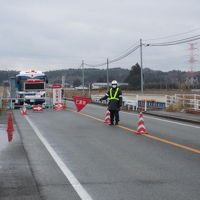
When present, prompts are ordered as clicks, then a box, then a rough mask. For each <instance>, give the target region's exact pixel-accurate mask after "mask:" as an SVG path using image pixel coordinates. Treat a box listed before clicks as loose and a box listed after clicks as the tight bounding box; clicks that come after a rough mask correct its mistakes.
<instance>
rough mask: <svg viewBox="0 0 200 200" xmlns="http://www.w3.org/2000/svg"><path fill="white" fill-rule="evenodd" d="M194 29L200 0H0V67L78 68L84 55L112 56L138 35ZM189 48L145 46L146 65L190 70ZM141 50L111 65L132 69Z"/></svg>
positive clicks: (89, 59) (93, 59) (89, 58)
mask: <svg viewBox="0 0 200 200" xmlns="http://www.w3.org/2000/svg"><path fill="white" fill-rule="evenodd" d="M186 32H188V33H186ZM181 33H185V34H181ZM177 34H178V35H177ZM198 34H200V1H199V0H168V1H166V0H98V1H97V0H0V69H2V70H4V69H5V70H6V69H8V70H11V69H17V70H27V69H30V68H33V69H37V70H42V71H46V70H53V69H64V68H78V67H79V66H80V64H81V61H82V60H84V61H85V62H86V63H89V64H98V63H102V62H105V61H106V58H107V57H108V58H109V59H113V58H116V57H118V56H120V55H121V54H123V53H124V52H126V50H127V49H129V48H130V47H134V46H135V45H137V44H136V43H138V42H139V39H140V38H142V39H143V40H144V42H165V41H172V40H176V39H181V38H184V37H188V36H193V35H198ZM172 35H176V36H172ZM166 36H171V37H166ZM161 37H166V38H163V39H159V38H161ZM150 39H155V40H150ZM197 42H198V43H197V45H196V47H198V48H200V45H199V44H200V41H197ZM188 48H189V45H188V44H181V45H177V46H170V47H144V48H143V59H144V67H149V68H152V69H157V70H163V71H168V70H172V69H176V70H177V69H178V70H188V69H189V67H190V65H189V64H188V60H189V57H190V51H189V50H188ZM194 53H195V54H196V55H197V58H199V55H198V54H199V51H198V50H196V51H195V52H194ZM139 55H140V54H139V49H138V50H137V51H136V52H134V53H133V54H131V55H129V56H128V57H127V58H125V59H123V60H121V61H119V62H116V63H112V64H110V67H123V68H129V69H130V68H131V66H132V65H134V64H135V63H136V62H140V57H139ZM101 68H102V67H101ZM194 68H195V70H200V67H199V63H196V64H195V66H194Z"/></svg>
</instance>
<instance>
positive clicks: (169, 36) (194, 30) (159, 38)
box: [143, 28, 200, 41]
mask: <svg viewBox="0 0 200 200" xmlns="http://www.w3.org/2000/svg"><path fill="white" fill-rule="evenodd" d="M198 30H200V28H196V29H192V30H190V31H186V32H182V33H177V34H173V35H168V36H164V37H158V38H151V39H146V40H143V41H149V40H161V39H167V38H172V37H177V36H180V35H186V34H188V33H192V32H196V31H198Z"/></svg>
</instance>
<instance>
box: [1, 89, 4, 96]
mask: <svg viewBox="0 0 200 200" xmlns="http://www.w3.org/2000/svg"><path fill="white" fill-rule="evenodd" d="M3 91H4V87H0V97H3Z"/></svg>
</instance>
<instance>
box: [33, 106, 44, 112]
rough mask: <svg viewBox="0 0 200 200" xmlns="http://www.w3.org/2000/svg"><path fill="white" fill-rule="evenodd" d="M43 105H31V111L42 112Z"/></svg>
mask: <svg viewBox="0 0 200 200" xmlns="http://www.w3.org/2000/svg"><path fill="white" fill-rule="evenodd" d="M42 111H43V107H42V105H33V112H42Z"/></svg>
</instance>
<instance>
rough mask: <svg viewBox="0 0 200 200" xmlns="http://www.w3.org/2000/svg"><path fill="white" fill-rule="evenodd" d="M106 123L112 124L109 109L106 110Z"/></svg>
mask: <svg viewBox="0 0 200 200" xmlns="http://www.w3.org/2000/svg"><path fill="white" fill-rule="evenodd" d="M104 123H106V124H110V111H109V110H107V111H106V117H105V120H104Z"/></svg>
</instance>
